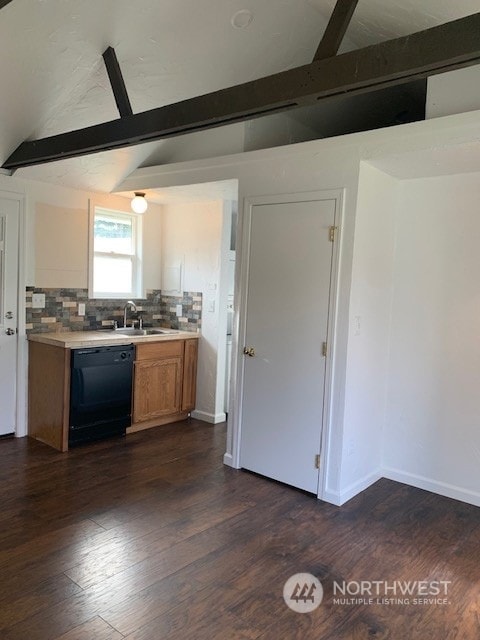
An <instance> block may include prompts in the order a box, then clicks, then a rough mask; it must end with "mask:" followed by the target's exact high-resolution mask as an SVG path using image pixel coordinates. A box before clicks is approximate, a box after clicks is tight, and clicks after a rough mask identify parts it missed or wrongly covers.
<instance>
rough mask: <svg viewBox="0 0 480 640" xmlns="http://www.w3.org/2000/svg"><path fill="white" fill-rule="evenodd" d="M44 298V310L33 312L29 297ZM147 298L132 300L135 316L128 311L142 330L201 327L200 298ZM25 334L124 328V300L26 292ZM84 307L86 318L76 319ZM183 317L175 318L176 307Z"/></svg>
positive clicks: (81, 292)
mask: <svg viewBox="0 0 480 640" xmlns="http://www.w3.org/2000/svg"><path fill="white" fill-rule="evenodd" d="M34 293H43V294H45V307H44V308H42V309H34V308H33V307H32V295H33V294H34ZM146 293H147V297H146V298H144V299H141V300H140V299H138V298H137V299H135V304H136V305H137V312H136V313H135V312H133V311H131V310H129V311H128V320H129V321H130V320H131V319H137V318H139V317H140V316H141V317H142V318H143V324H144V325H145V326H162V327H168V328H170V329H182V330H183V331H197V329H199V328H200V327H201V324H202V294H201V293H198V292H195V291H184V292H183V296H162V292H161V291H160V289H151V290H147V292H146ZM25 295H26V329H27V333H47V332H60V331H92V330H95V329H101V328H102V327H105V326H108V325H109V324H112V322H113V321H114V320H117V322H118V323H119V325H120V326H121V325H122V324H123V308H124V305H125V302H126V300H111V299H104V300H100V299H95V300H92V299H90V298H89V297H88V291H87V289H39V288H35V287H27V289H26V293H25ZM80 303H83V304H85V316H79V315H78V305H79V304H80ZM179 304H181V305H182V314H181V316H180V317H178V316H177V313H176V312H177V305H179Z"/></svg>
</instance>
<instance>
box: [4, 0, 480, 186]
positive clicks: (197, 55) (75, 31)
mask: <svg viewBox="0 0 480 640" xmlns="http://www.w3.org/2000/svg"><path fill="white" fill-rule="evenodd" d="M333 5H334V0H202V1H201V2H199V0H182V1H179V0H162V1H161V2H159V1H158V0H135V1H134V2H132V0H82V1H81V2H80V1H79V0H13V1H12V2H11V3H10V4H8V5H7V6H6V7H5V8H4V9H2V10H1V12H0V42H1V51H2V54H3V55H2V56H1V57H0V80H1V83H2V95H1V112H0V117H1V120H0V163H1V162H3V161H4V160H5V159H6V158H7V157H8V156H9V154H10V153H11V152H12V151H13V150H14V149H15V148H16V147H17V146H18V144H19V143H20V142H22V141H23V140H24V139H33V138H37V137H43V136H46V135H53V134H55V133H61V132H64V131H69V130H72V129H78V128H82V127H85V126H88V125H92V124H97V123H100V122H103V121H107V120H111V119H115V118H117V117H118V113H117V111H116V107H115V102H114V99H113V95H112V91H111V88H110V84H109V81H108V78H107V74H106V72H105V69H104V65H103V59H102V55H101V54H102V52H103V51H104V50H105V49H106V48H107V47H108V46H109V45H110V46H113V47H114V48H115V50H116V53H117V57H118V59H119V62H120V65H121V68H122V72H123V76H124V79H125V83H126V86H127V90H128V93H129V96H130V100H131V103H132V107H133V110H134V112H140V111H144V110H146V109H151V108H155V107H158V106H162V105H165V104H170V103H173V102H176V101H178V100H182V99H184V98H189V97H193V96H195V95H200V94H203V93H207V92H209V91H213V90H216V89H221V88H223V87H227V86H232V85H235V84H238V83H241V82H244V81H247V80H251V79H254V78H258V77H262V76H265V75H269V74H271V73H274V72H277V71H282V70H285V69H289V68H293V67H296V66H299V65H302V64H305V63H307V62H309V61H310V60H311V59H312V56H313V54H314V52H315V49H316V47H317V45H318V42H319V40H320V38H321V34H322V32H323V30H324V28H325V25H326V23H327V20H328V18H329V15H330V13H331V10H332V8H333ZM244 9H248V10H249V11H251V13H252V15H253V20H252V21H251V23H250V24H249V25H248V26H247V27H246V28H243V29H238V28H234V27H233V26H232V24H231V20H232V17H233V16H234V14H235V13H236V12H238V11H240V10H244ZM479 10H480V0H455V2H452V1H451V0H360V2H359V5H358V7H357V9H356V11H355V15H354V18H353V21H352V24H351V27H350V29H349V31H348V33H347V36H348V40H347V42H346V43H345V45H344V48H352V47H356V46H364V45H367V44H372V43H375V42H378V41H380V40H383V39H386V38H391V37H395V36H397V35H404V34H407V33H411V32H414V31H418V30H420V29H423V28H426V27H429V26H433V25H436V24H439V23H442V22H446V21H448V20H451V19H454V18H456V17H461V16H464V15H468V14H471V13H475V12H477V11H479ZM161 144H162V143H161V142H158V143H149V144H146V145H139V146H136V147H131V148H128V149H121V150H117V151H111V152H105V153H100V154H95V155H90V156H85V157H83V158H76V159H71V160H64V161H61V162H55V163H50V164H46V165H42V166H39V167H31V168H27V169H21V170H19V171H18V172H17V174H16V175H17V176H19V177H25V178H32V179H36V180H43V181H46V182H55V183H58V184H64V185H67V186H72V187H76V188H82V189H91V190H96V191H111V190H114V189H115V187H116V185H118V184H119V183H120V182H121V181H122V180H123V179H124V178H125V177H126V176H127V175H128V174H129V173H130V172H131V171H132V170H133V169H135V168H136V167H137V166H139V165H141V164H142V163H144V162H145V161H146V160H147V158H149V157H150V156H152V154H153V155H154V152H155V150H156V149H157V148H158V146H159V145H161Z"/></svg>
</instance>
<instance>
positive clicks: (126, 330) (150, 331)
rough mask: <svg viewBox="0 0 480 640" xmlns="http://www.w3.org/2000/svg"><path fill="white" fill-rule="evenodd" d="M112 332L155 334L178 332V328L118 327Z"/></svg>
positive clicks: (124, 334)
mask: <svg viewBox="0 0 480 640" xmlns="http://www.w3.org/2000/svg"><path fill="white" fill-rule="evenodd" d="M112 333H116V334H119V335H122V336H155V335H165V334H175V333H178V331H177V330H176V329H135V328H134V327H118V329H113V331H112Z"/></svg>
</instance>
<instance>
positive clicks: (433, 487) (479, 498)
mask: <svg viewBox="0 0 480 640" xmlns="http://www.w3.org/2000/svg"><path fill="white" fill-rule="evenodd" d="M382 475H383V477H384V478H388V480H395V481H396V482H402V483H403V484H408V485H410V486H412V487H417V488H418V489H425V490H426V491H431V492H432V493H438V494H439V495H441V496H445V497H446V498H453V499H454V500H460V501H461V502H467V503H468V504H473V505H475V506H476V507H480V493H478V492H476V491H471V490H470V489H464V488H462V487H457V486H456V485H452V484H448V483H446V482H440V481H438V480H432V479H431V478H426V477H425V476H418V475H416V474H414V473H408V472H406V471H400V470H399V469H391V468H384V469H382Z"/></svg>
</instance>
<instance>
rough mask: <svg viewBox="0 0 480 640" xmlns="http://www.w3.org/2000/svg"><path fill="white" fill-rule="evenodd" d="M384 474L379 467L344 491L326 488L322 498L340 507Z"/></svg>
mask: <svg viewBox="0 0 480 640" xmlns="http://www.w3.org/2000/svg"><path fill="white" fill-rule="evenodd" d="M382 476H383V474H382V472H381V471H380V469H377V471H374V472H373V473H369V474H368V475H367V476H364V477H363V478H360V480H357V481H356V482H353V483H352V484H351V485H349V486H348V487H347V488H346V489H344V490H343V491H330V490H328V489H327V490H325V491H324V492H323V496H321V499H322V500H325V502H329V503H330V504H334V505H335V506H337V507H340V506H342V504H345V503H346V502H348V501H349V500H351V499H352V498H354V497H355V496H357V495H358V494H359V493H361V492H362V491H365V489H368V487H370V486H371V485H372V484H374V483H375V482H377V480H380V478H382Z"/></svg>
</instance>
